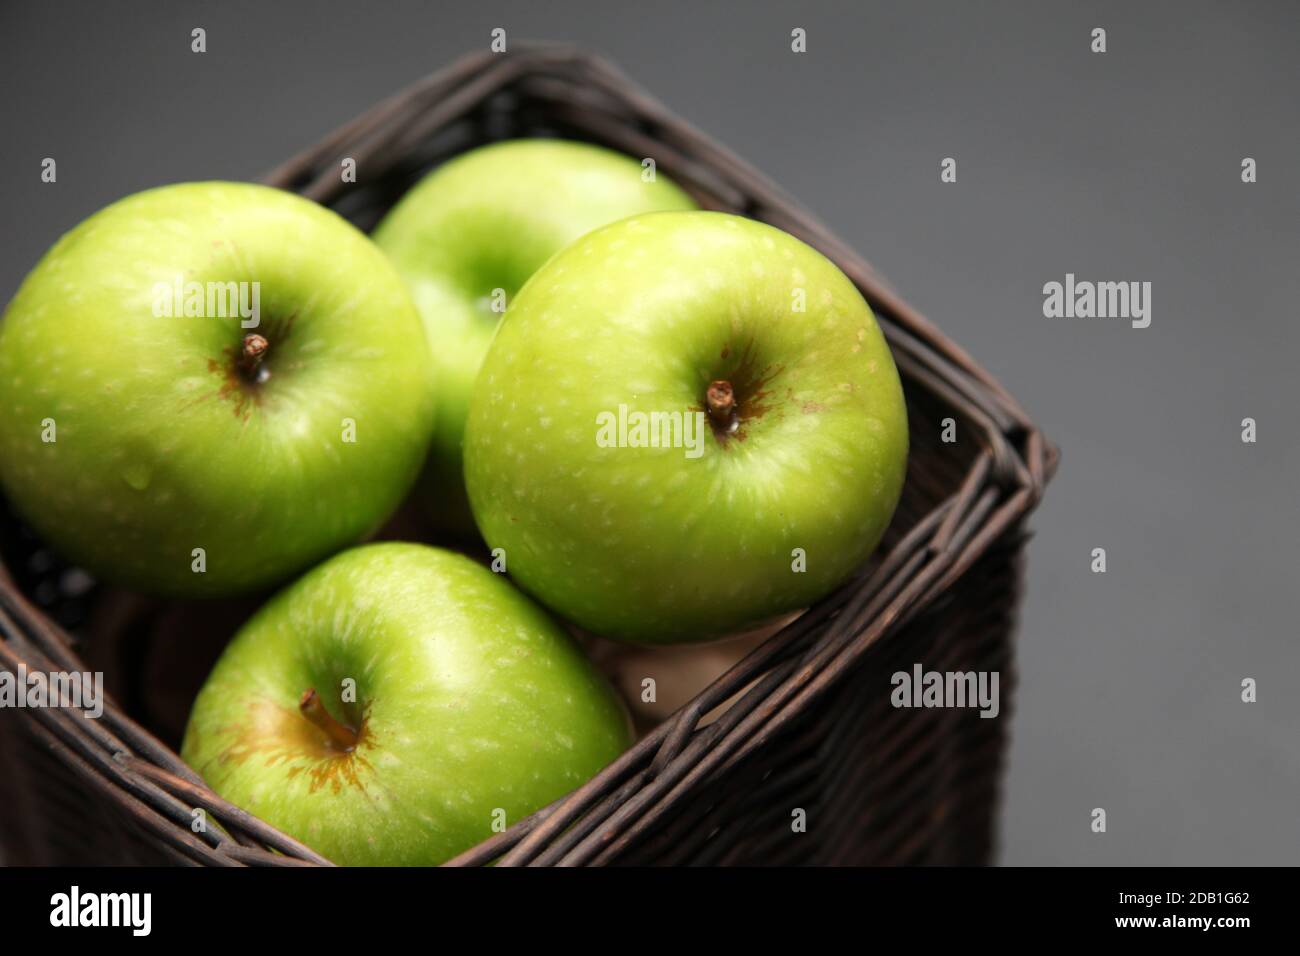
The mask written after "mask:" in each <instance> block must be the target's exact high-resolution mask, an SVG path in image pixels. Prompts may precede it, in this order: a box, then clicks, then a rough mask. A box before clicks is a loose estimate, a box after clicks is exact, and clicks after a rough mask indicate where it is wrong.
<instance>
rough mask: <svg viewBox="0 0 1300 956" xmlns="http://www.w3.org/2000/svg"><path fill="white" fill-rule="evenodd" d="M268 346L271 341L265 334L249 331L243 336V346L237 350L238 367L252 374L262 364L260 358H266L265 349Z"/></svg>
mask: <svg viewBox="0 0 1300 956" xmlns="http://www.w3.org/2000/svg"><path fill="white" fill-rule="evenodd" d="M270 347H271V343H270V342H268V341H267V340H266V337H265V336H263V335H258V334H257V333H256V332H249V333H248V334H247V335H245V336H244V344H243V347H242V348H241V349H240V350H239V367H240V368H242V369H243V370H244V372H246V373H247V374H249V375H252V374H253V373H255V372H256V371H257V368H258V366H260V365H261V364H262V359H264V358H266V350H267V349H269V348H270Z"/></svg>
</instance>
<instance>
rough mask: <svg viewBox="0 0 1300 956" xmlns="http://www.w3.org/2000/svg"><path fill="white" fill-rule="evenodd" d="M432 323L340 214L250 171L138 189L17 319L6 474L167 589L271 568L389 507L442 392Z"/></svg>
mask: <svg viewBox="0 0 1300 956" xmlns="http://www.w3.org/2000/svg"><path fill="white" fill-rule="evenodd" d="M430 374H431V361H430V359H429V357H428V347H427V343H426V341H425V338H424V328H423V325H422V324H421V322H420V319H419V316H418V315H417V314H416V311H415V307H414V306H413V305H412V303H411V301H410V297H409V295H408V294H407V292H406V289H405V286H404V284H403V283H402V281H401V279H400V278H399V277H398V275H397V273H396V272H395V271H394V270H393V268H392V266H391V265H390V264H389V263H388V261H387V259H386V258H385V257H384V255H383V254H382V253H381V252H380V251H379V250H378V249H377V248H376V247H375V246H374V244H373V243H372V242H371V241H370V240H369V239H367V238H366V237H365V236H364V235H363V234H362V233H361V232H359V231H358V230H356V229H355V228H353V227H352V226H351V225H349V224H348V223H346V222H345V221H344V220H343V219H341V218H339V217H338V216H337V215H335V214H334V213H332V212H329V211H328V210H325V209H323V208H321V207H320V206H318V205H316V204H314V203H311V202H308V201H306V200H304V199H301V198H299V197H297V196H294V195H291V194H289V193H286V192H281V191H279V190H275V189H270V188H268V187H265V186H254V185H249V184H244V183H187V184H180V185H174V186H165V187H163V188H160V189H152V190H148V191H146V192H142V193H138V194H136V195H134V196H129V197H127V198H126V199H123V200H121V201H119V202H116V203H114V204H113V205H111V206H109V207H108V208H106V209H104V210H102V211H101V212H99V213H97V214H96V215H94V216H92V217H90V218H89V219H87V220H86V221H85V222H83V223H81V224H80V225H79V226H77V227H76V228H75V229H73V230H72V231H71V232H69V233H68V234H67V235H65V236H64V237H63V238H62V239H60V240H59V241H58V242H57V243H56V244H55V245H54V247H53V248H52V249H50V251H49V252H48V253H47V254H46V255H45V257H44V258H43V259H41V261H40V263H39V264H38V265H37V266H36V268H35V269H34V270H33V271H32V272H31V274H30V275H29V276H28V277H27V279H26V280H25V281H24V282H23V284H22V287H21V288H20V289H19V290H18V294H17V296H16V297H15V298H14V300H13V302H12V303H11V304H10V306H9V308H8V310H7V311H6V313H5V316H4V320H3V323H2V324H0V484H2V485H3V488H4V491H5V493H6V494H7V495H8V496H9V497H10V499H11V500H12V501H13V503H14V504H15V505H16V506H17V507H18V509H19V511H21V513H22V514H23V515H24V516H25V517H26V518H27V520H28V521H29V522H31V524H32V525H34V526H35V528H36V529H37V530H38V531H39V532H40V533H41V534H42V535H43V536H44V537H45V538H46V539H47V540H48V541H49V542H51V543H52V544H53V545H55V546H56V548H57V549H58V550H59V551H61V552H63V553H64V554H65V555H66V556H67V557H68V558H70V559H72V560H74V561H77V562H79V563H81V564H83V565H85V567H86V568H88V569H89V570H91V571H92V572H93V573H94V574H96V575H99V576H102V577H105V578H109V579H111V580H115V581H118V582H121V583H124V584H127V585H130V586H133V587H136V588H139V589H142V590H147V591H151V592H156V593H164V594H172V595H187V596H206V595H216V594H228V593H234V592H238V591H244V590H249V589H253V588H257V587H262V586H265V585H268V584H272V583H274V582H276V581H277V580H279V579H282V578H284V577H286V576H288V575H289V574H291V573H293V572H296V571H298V570H300V569H302V568H304V567H307V566H309V565H311V564H314V563H316V562H317V561H319V560H320V559H321V558H323V557H325V556H326V555H328V554H331V553H332V552H334V551H337V550H338V549H339V548H341V547H345V546H347V545H349V544H351V543H353V542H354V541H356V540H357V539H358V538H360V537H361V536H363V535H364V534H366V533H368V532H369V531H371V530H372V529H374V528H376V527H377V526H378V525H379V524H381V523H382V522H383V521H384V520H385V518H386V517H387V516H388V515H389V514H390V513H391V512H392V511H393V509H394V508H395V507H396V506H397V505H398V504H399V503H400V501H401V499H402V497H403V495H404V494H405V493H406V491H407V490H408V489H409V488H410V486H411V484H412V483H413V482H414V480H415V477H416V475H417V474H418V472H419V468H420V464H421V462H422V461H423V458H424V455H425V452H426V450H427V448H428V440H429V434H430V432H431V431H432V427H433V422H432V415H433V405H432V401H431V399H430V397H429V395H428V384H427V383H428V380H429V376H430Z"/></svg>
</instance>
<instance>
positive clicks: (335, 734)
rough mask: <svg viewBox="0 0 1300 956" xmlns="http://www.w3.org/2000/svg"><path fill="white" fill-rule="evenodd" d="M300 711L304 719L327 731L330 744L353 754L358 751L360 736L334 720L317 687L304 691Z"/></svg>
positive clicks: (299, 706)
mask: <svg viewBox="0 0 1300 956" xmlns="http://www.w3.org/2000/svg"><path fill="white" fill-rule="evenodd" d="M298 709H299V710H300V711H302V715H303V716H304V717H306V718H307V719H308V720H309V721H311V722H312V723H313V724H315V725H316V726H317V727H319V728H320V729H321V730H323V731H325V736H327V737H329V739H330V742H331V743H333V744H335V745H336V746H337V747H338V748H339V749H340V750H342V751H344V752H345V753H351V752H352V751H353V750H355V749H356V746H357V741H358V740H359V739H360V735H359V734H358V733H357V732H356V731H355V730H353V729H352V728H351V727H349V726H347V725H346V724H341V723H339V721H337V720H336V719H335V718H334V715H333V714H331V713H330V712H329V711H328V710H326V709H325V705H324V704H322V703H321V700H320V694H318V693H316V688H315V687H309V688H307V690H305V691H303V694H302V697H301V698H300V699H299V701H298Z"/></svg>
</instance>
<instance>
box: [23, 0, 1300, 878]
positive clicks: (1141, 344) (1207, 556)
mask: <svg viewBox="0 0 1300 956" xmlns="http://www.w3.org/2000/svg"><path fill="white" fill-rule="evenodd" d="M195 26H203V27H205V28H206V29H207V31H208V52H207V53H206V54H205V55H203V56H196V55H193V54H191V53H190V52H189V43H190V41H189V31H190V29H191V28H192V27H195ZM497 26H501V27H504V28H506V29H507V31H508V33H509V36H510V37H511V38H512V39H514V40H518V39H522V38H526V37H534V38H545V39H555V40H570V41H575V42H578V43H581V44H583V45H585V46H588V47H590V48H592V49H595V50H597V51H602V52H604V53H606V54H608V55H609V56H611V57H613V58H614V59H616V60H617V61H618V62H620V63H621V64H622V65H623V66H624V67H625V68H626V70H627V71H628V72H629V73H630V74H631V75H632V76H633V77H634V78H636V79H638V80H639V81H640V82H642V83H643V84H644V85H646V86H647V87H648V88H650V89H651V90H652V91H653V92H654V93H656V94H657V95H658V96H659V97H660V98H661V99H663V100H664V101H665V102H666V103H667V104H668V105H669V106H670V107H673V108H674V109H676V110H677V111H679V112H680V113H681V114H683V115H684V116H685V117H686V118H688V119H689V120H691V121H692V122H694V123H695V124H696V125H697V126H699V127H701V128H702V129H704V130H705V131H707V132H709V133H710V134H712V135H714V136H716V137H718V138H719V139H721V140H722V141H723V142H724V143H726V144H728V145H730V146H731V147H733V148H734V149H735V150H737V151H738V152H739V153H740V154H741V155H743V156H745V157H746V158H748V159H749V160H750V161H752V162H754V163H755V164H756V165H758V166H759V167H760V168H761V169H763V170H765V171H766V172H768V173H769V174H771V175H772V176H773V177H774V178H775V179H776V180H777V181H778V182H779V183H781V184H782V185H783V186H784V187H786V188H787V189H788V190H789V191H790V192H791V193H792V194H793V195H795V196H796V197H798V198H799V199H800V200H802V201H803V202H804V203H805V204H806V205H807V206H808V207H810V208H811V209H812V210H813V211H814V212H815V213H817V214H819V215H820V216H821V217H822V218H823V219H825V220H826V221H827V222H828V223H829V224H830V225H831V226H832V227H833V228H834V229H835V230H836V231H838V232H839V233H840V234H841V235H843V236H844V237H845V238H846V239H847V240H848V241H849V242H850V243H851V244H852V245H853V246H855V247H856V248H857V249H858V250H859V251H861V252H862V253H863V254H865V255H866V256H867V257H868V258H869V259H871V260H872V261H873V262H874V263H875V264H876V265H877V266H878V267H880V269H881V270H882V271H883V272H884V273H885V274H886V275H887V276H889V277H890V279H891V280H892V282H893V283H894V284H895V285H896V286H897V287H898V288H899V289H901V290H902V291H903V292H904V293H905V294H906V295H907V296H908V297H909V298H910V299H911V301H912V302H913V303H915V304H916V305H917V306H918V307H919V308H920V309H921V310H922V311H923V312H925V313H926V314H927V315H929V316H930V317H932V318H933V319H934V320H935V321H937V322H938V323H939V324H940V325H941V326H942V327H943V328H944V329H945V330H946V331H947V332H948V333H950V334H951V335H952V336H953V337H954V338H956V339H957V340H958V341H960V342H961V343H963V344H964V345H965V346H966V347H967V348H968V349H969V350H970V351H971V352H972V353H973V354H974V355H975V356H976V358H977V359H979V360H980V361H982V362H983V363H984V364H985V365H986V366H987V367H988V368H989V369H990V370H991V371H992V372H993V373H994V374H995V375H997V376H998V377H999V378H1000V379H1001V380H1002V381H1004V382H1005V383H1006V384H1007V385H1008V387H1009V388H1010V389H1011V391H1012V392H1013V393H1014V394H1015V395H1017V397H1019V398H1020V400H1021V401H1022V402H1023V403H1024V405H1025V406H1026V407H1027V409H1028V410H1029V412H1030V414H1031V415H1032V416H1034V418H1035V419H1036V420H1037V421H1039V422H1040V423H1041V424H1042V426H1043V427H1044V429H1045V430H1046V432H1047V434H1048V435H1049V436H1050V437H1051V438H1052V439H1054V440H1055V441H1056V442H1058V443H1059V444H1060V446H1061V447H1062V449H1063V451H1064V461H1063V465H1062V469H1061V472H1060V474H1059V477H1058V478H1057V480H1056V482H1055V483H1054V484H1053V485H1052V487H1051V488H1050V490H1049V493H1048V495H1047V498H1046V501H1045V503H1044V506H1043V508H1042V509H1041V511H1040V512H1039V513H1038V515H1037V516H1036V518H1035V519H1034V522H1033V525H1034V527H1035V528H1036V531H1037V537H1036V539H1035V540H1034V542H1033V544H1032V546H1031V549H1030V582H1029V594H1028V600H1027V602H1026V605H1025V609H1024V616H1023V628H1022V634H1021V640H1020V652H1019V664H1020V691H1019V696H1018V699H1017V702H1016V714H1015V720H1014V725H1013V728H1014V744H1013V749H1012V753H1011V760H1010V779H1009V782H1008V793H1007V801H1006V806H1005V810H1004V814H1003V822H1002V853H1001V859H1002V860H1003V861H1004V862H1006V863H1051V864H1054V863H1120V864H1129V863H1170V864H1201V863H1296V862H1297V861H1300V826H1297V808H1298V807H1300V719H1298V718H1300V703H1297V700H1296V696H1295V695H1296V683H1297V673H1298V672H1300V647H1298V645H1297V641H1296V627H1295V623H1294V622H1295V616H1296V594H1297V590H1298V588H1297V580H1296V573H1295V561H1294V553H1295V541H1296V538H1297V530H1300V528H1298V521H1297V514H1298V512H1297V508H1296V505H1295V499H1294V494H1295V491H1296V479H1297V474H1298V472H1297V464H1298V462H1297V448H1298V447H1300V445H1298V443H1297V440H1296V439H1297V428H1296V424H1295V409H1294V404H1295V397H1294V396H1295V389H1294V386H1293V381H1292V380H1293V375H1294V373H1295V365H1296V360H1297V355H1298V354H1300V350H1298V349H1297V345H1298V344H1300V336H1298V335H1297V331H1296V316H1295V303H1296V301H1297V299H1300V261H1298V260H1300V191H1298V190H1297V164H1298V163H1300V125H1298V124H1297V119H1298V117H1297V103H1298V102H1300V98H1298V94H1300V65H1298V64H1300V58H1298V57H1297V49H1300V43H1298V41H1300V5H1297V4H1295V3H1292V2H1278V3H1234V4H1226V3H1188V2H1167V3H1144V4H1140V5H1139V4H1132V3H1110V4H1098V3H1090V4H1072V5H1066V4H1060V3H1042V2H1032V0H1022V2H1016V3H995V4H974V3H966V2H957V0H950V2H945V3H910V4H904V3H896V4H879V3H872V4H859V3H854V4H849V3H839V4H832V3H811V4H810V3H806V2H800V3H794V2H789V3H776V2H770V3H744V4H742V3H730V4H723V3H714V2H707V0H692V2H688V3H672V2H662V0H656V2H640V3H635V4H614V3H594V2H593V3H585V4H578V3H556V2H547V3H537V2H535V0H528V2H521V3H510V4H501V3H472V4H471V3H468V2H466V3H458V4H439V3H377V2H335V3H325V4H310V5H309V4H296V3H267V2H222V3H220V4H217V3H186V2H170V3H166V4H165V5H164V4H161V3H157V4H154V3H130V4H127V3H107V4H101V3H96V4H89V3H84V4H71V3H60V2H48V3H28V4H18V3H5V4H3V6H0V144H2V145H0V210H2V211H3V230H2V231H3V235H2V237H0V242H3V247H2V248H3V256H2V257H0V298H3V299H7V298H8V297H9V296H10V295H11V294H12V292H13V290H14V289H15V288H16V287H17V284H18V282H19V281H20V279H21V278H22V276H23V275H24V274H25V273H26V272H27V270H28V269H30V268H31V266H32V265H33V264H34V263H35V262H36V260H37V258H38V257H39V256H40V254H41V253H42V252H43V251H44V250H45V249H46V248H47V247H48V246H49V245H50V244H51V243H53V242H54V240H55V239H56V238H57V237H58V236H59V235H60V234H61V233H62V232H63V231H65V230H66V229H68V228H70V227H71V226H72V225H74V224H75V223H76V222H77V221H78V220H80V219H82V218H83V217H84V216H86V215H88V214H89V213H90V212H92V211H94V210H96V209H98V208H100V207H101V206H103V205H105V204H107V203H109V202H111V201H112V200H115V199H117V198H119V197H121V196H123V195H125V194H127V193H130V192H133V191H135V190H139V189H143V188H146V187H149V186H154V185H158V184H161V183H165V182H171V181H178V180H192V179H202V178H228V179H252V178H256V177H258V176H260V175H261V174H263V173H264V172H266V171H267V170H268V169H269V168H270V167H272V166H273V165H275V164H276V163H278V162H279V161H281V160H282V159H284V158H286V157H288V156H289V155H291V154H292V153H294V152H296V151H297V150H299V149H300V148H302V147H304V146H306V145H308V144H310V143H313V142H315V141H316V140H318V139H319V138H320V137H321V136H322V135H323V134H324V133H326V132H327V131H329V130H331V129H333V128H334V127H335V126H337V125H338V124H339V123H341V122H343V121H345V120H347V119H350V118H351V117H353V116H354V115H355V114H357V113H358V112H360V111H362V110H364V109H365V108H366V107H368V106H370V105H371V104H373V103H374V102H375V101H376V100H378V99H379V98H380V97H382V96H385V95H387V94H389V93H391V92H393V91H395V90H396V89H398V88H400V87H402V86H404V85H406V84H408V83H410V82H411V81H413V80H415V79H416V78H418V77H420V76H422V75H423V74H425V73H427V72H430V71H431V70H433V69H436V68H438V67H440V66H442V65H444V64H446V63H448V62H449V61H450V60H452V59H453V58H455V57H456V56H458V55H459V54H461V53H463V52H465V51H467V50H470V49H480V48H483V47H485V46H486V45H487V43H488V38H489V32H490V30H491V29H492V28H493V27H497ZM796 26H798V27H803V28H805V29H806V30H807V31H808V52H807V53H806V54H805V55H802V56H796V55H794V54H792V53H791V52H790V49H789V36H790V30H791V29H792V28H793V27H796ZM1095 26H1101V27H1105V28H1106V29H1107V31H1108V46H1109V52H1107V53H1105V54H1104V55H1095V54H1093V53H1091V52H1090V51H1089V41H1090V37H1089V34H1090V30H1091V29H1092V28H1093V27H1095ZM46 156H53V157H55V158H56V159H57V160H58V164H59V165H58V172H59V180H58V184H57V186H47V185H42V184H41V183H40V182H39V172H40V167H39V164H40V161H41V159H42V158H43V157H46ZM946 156H952V157H955V158H956V159H957V162H958V181H957V183H956V184H953V185H944V184H941V183H940V181H939V162H940V160H941V159H942V158H943V157H946ZM1244 156H1251V157H1254V158H1255V159H1256V160H1257V161H1258V163H1259V182H1258V183H1256V184H1254V185H1245V184H1243V183H1242V182H1241V181H1240V162H1241V159H1242V157H1244ZM1067 272H1074V273H1075V274H1076V275H1078V276H1079V277H1080V278H1087V279H1094V280H1139V281H1150V282H1151V283H1153V295H1152V299H1153V321H1152V325H1151V327H1150V328H1148V329H1145V330H1134V329H1131V328H1129V327H1128V325H1127V323H1123V322H1114V321H1098V320H1092V321H1088V320H1075V321H1069V320H1048V319H1045V318H1044V317H1043V315H1042V291H1041V290H1042V286H1043V284H1044V283H1045V282H1048V281H1051V280H1054V279H1055V280H1063V279H1064V276H1065V273H1067ZM1248 415H1249V416H1252V417H1254V418H1256V419H1257V420H1258V422H1259V436H1260V437H1259V443H1258V444H1256V445H1243V444H1242V443H1241V441H1240V439H1239V431H1240V427H1239V423H1240V421H1241V419H1242V418H1243V417H1244V416H1248ZM1094 547H1104V548H1106V549H1107V552H1108V556H1109V571H1108V573H1107V574H1105V575H1096V574H1092V573H1090V571H1089V560H1090V552H1091V550H1092V549H1093V548H1094ZM1243 677H1254V678H1256V679H1258V681H1259V698H1260V699H1259V702H1258V703H1256V704H1250V705H1248V704H1243V703H1241V702H1240V696H1239V695H1240V686H1239V685H1240V681H1241V679H1242V678H1243ZM1093 807H1105V808H1106V810H1107V812H1108V815H1109V832H1108V833H1106V834H1104V835H1096V834H1093V833H1091V832H1090V830H1089V822H1090V817H1089V813H1090V811H1091V809H1092V808H1093Z"/></svg>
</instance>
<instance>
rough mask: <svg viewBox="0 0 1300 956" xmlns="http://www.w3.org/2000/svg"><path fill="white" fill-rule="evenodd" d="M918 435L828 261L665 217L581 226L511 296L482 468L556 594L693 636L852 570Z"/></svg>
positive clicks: (474, 488) (531, 583) (529, 569)
mask: <svg viewBox="0 0 1300 956" xmlns="http://www.w3.org/2000/svg"><path fill="white" fill-rule="evenodd" d="M907 445H908V434H907V413H906V408H905V405H904V401H903V392H902V388H901V386H900V383H899V378H898V372H897V370H896V369H895V367H894V363H893V360H892V357H891V355H890V352H889V348H888V345H887V344H886V342H885V339H884V337H883V335H882V334H881V332H880V329H879V328H878V327H877V325H876V322H875V319H874V318H873V316H872V314H871V310H870V308H869V307H868V306H867V304H866V302H865V301H863V298H862V296H861V295H860V294H859V292H858V290H857V289H856V288H855V287H854V285H853V283H852V282H850V281H849V279H848V278H847V277H846V276H845V275H844V274H843V273H842V272H840V270H839V269H837V268H836V267H835V266H834V264H832V263H831V262H830V261H829V260H827V259H826V258H825V257H823V256H822V255H821V254H819V253H818V252H816V251H814V250H813V249H812V248H810V247H808V246H806V245H804V244H803V243H801V242H799V241H798V240H797V239H795V238H793V237H792V236H789V235H787V234H785V233H783V232H781V231H780V230H778V229H774V228H772V227H770V226H766V225H762V224H760V223H757V222H753V221H750V220H747V219H742V218H740V217H737V216H729V215H725V214H722V213H712V212H681V213H676V212H674V213H655V214H650V215H647V216H642V217H637V218H634V219H627V220H624V221H622V222H619V223H616V224H614V225H611V226H608V227H606V228H604V229H601V230H598V231H596V232H593V233H591V234H589V235H587V236H585V237H583V238H582V239H580V240H578V241H577V242H575V243H574V244H572V245H571V246H569V247H567V248H566V249H565V250H564V251H563V252H561V253H560V254H559V255H557V256H556V257H555V258H554V259H552V260H551V261H550V262H549V263H547V265H546V266H545V267H544V268H542V269H541V270H539V271H538V272H537V274H536V275H534V276H533V278H532V279H531V280H529V282H528V284H527V285H526V286H525V287H524V289H523V290H522V291H521V292H520V293H519V295H518V296H517V297H516V299H515V301H514V303H513V304H512V305H511V307H510V311H509V312H508V313H507V315H506V318H505V321H504V322H503V323H502V324H501V328H500V330H499V331H498V333H497V336H496V339H495V340H494V341H493V343H492V347H491V349H490V350H489V352H488V355H487V358H486V359H485V361H484V363H483V368H482V371H481V372H480V375H479V379H478V382H477V384H476V385H475V389H474V396H473V402H472V404H471V408H470V415H469V421H468V424H467V426H466V434H465V481H466V485H467V487H468V489H469V495H470V500H471V503H472V505H473V508H474V516H475V518H476V519H477V521H478V525H479V529H480V530H481V531H482V533H483V536H484V538H485V539H486V540H487V542H488V543H489V544H490V545H491V546H492V547H493V548H494V549H495V548H501V549H504V551H505V556H506V561H507V566H508V567H509V570H510V573H511V575H512V576H513V577H514V578H515V580H517V581H518V582H519V583H520V584H521V585H522V586H523V587H524V588H525V589H526V590H528V591H529V592H531V593H532V594H533V595H534V596H536V597H537V598H538V599H539V600H541V601H542V602H543V603H544V604H547V605H549V606H550V607H551V608H552V609H554V610H555V611H557V612H558V613H560V614H562V615H564V616H567V617H568V618H570V619H571V620H573V621H575V622H576V623H578V624H581V625H582V626H583V627H585V628H587V629H589V630H592V631H596V632H599V633H601V634H604V635H607V636H609V637H613V638H617V639H624V640H630V641H634V642H641V643H675V642H686V641H695V640H701V639H705V638H708V637H712V636H717V635H720V634H724V633H727V632H731V631H734V630H736V629H739V628H741V627H744V626H747V625H749V624H753V623H756V622H759V621H761V620H764V619H766V618H769V617H771V616H773V615H776V614H779V613H783V612H786V611H791V610H795V609H798V608H800V607H804V606H806V605H807V604H809V603H810V602H812V601H815V600H816V599H817V598H819V597H821V596H822V595H824V594H826V593H827V592H828V591H830V590H831V589H833V588H834V587H835V586H836V585H838V584H839V583H840V582H842V581H843V580H844V579H845V578H846V576H847V575H849V574H850V573H851V572H852V571H853V570H854V569H855V568H857V567H858V566H859V565H861V564H862V563H863V561H865V560H866V558H867V557H868V556H869V555H870V553H871V552H872V550H873V549H874V548H875V546H876V544H877V543H878V542H879V540H880V537H881V536H882V534H883V533H884V531H885V528H886V526H887V525H888V524H889V521H890V518H891V516H892V514H893V511H894V508H895V506H896V504H897V502H898V497H899V494H900V492H901V490H902V485H903V477H904V472H905V470H906V464H907Z"/></svg>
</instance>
